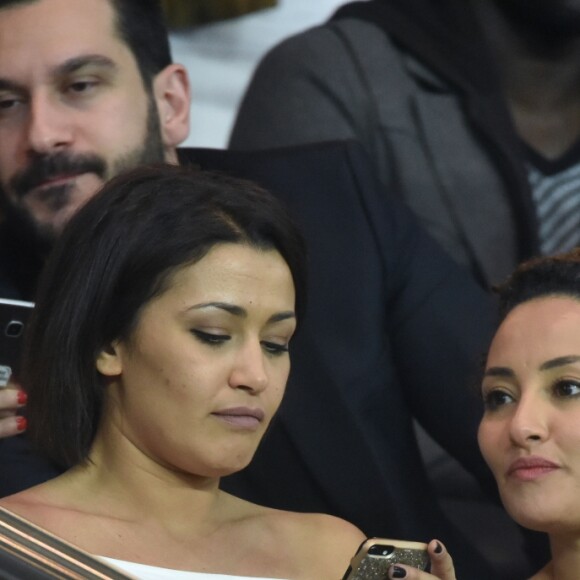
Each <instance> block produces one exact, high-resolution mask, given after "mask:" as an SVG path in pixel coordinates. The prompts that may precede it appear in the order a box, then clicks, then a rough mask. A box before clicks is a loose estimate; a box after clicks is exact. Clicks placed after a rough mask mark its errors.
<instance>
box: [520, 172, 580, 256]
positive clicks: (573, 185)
mask: <svg viewBox="0 0 580 580" xmlns="http://www.w3.org/2000/svg"><path fill="white" fill-rule="evenodd" d="M528 178H529V181H530V185H531V188H532V195H533V198H534V202H535V205H536V212H537V216H538V224H539V238H540V249H541V252H542V254H544V255H550V254H555V253H557V252H565V251H567V250H571V249H572V248H573V247H575V246H578V245H580V164H578V163H576V164H573V165H571V166H569V167H567V168H565V169H562V170H560V171H557V172H555V173H553V172H542V171H541V170H540V169H539V168H538V167H534V166H531V165H530V166H529V168H528Z"/></svg>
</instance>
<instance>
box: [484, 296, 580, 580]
mask: <svg viewBox="0 0 580 580" xmlns="http://www.w3.org/2000/svg"><path fill="white" fill-rule="evenodd" d="M579 328H580V301H578V300H575V299H573V298H568V297H547V298H539V299H534V300H531V301H529V302H526V303H523V304H521V305H519V306H517V307H516V308H514V309H513V310H512V311H511V312H510V314H508V316H507V317H506V319H505V320H504V321H503V323H502V324H501V325H500V327H499V329H498V331H497V333H496V335H495V337H494V339H493V341H492V344H491V348H490V350H489V354H488V359H487V364H486V371H485V377H484V380H483V384H482V394H483V398H484V401H485V413H484V417H483V419H482V421H481V424H480V427H479V444H480V447H481V450H482V453H483V455H484V457H485V459H486V461H487V463H488V465H489V466H490V468H491V470H492V471H493V473H494V476H495V478H496V481H497V484H498V488H499V492H500V495H501V498H502V501H503V503H504V505H505V507H506V509H507V511H508V512H509V513H510V515H511V516H512V517H513V518H514V519H515V520H516V521H517V522H518V523H519V524H521V525H522V526H524V527H527V528H531V529H534V530H539V531H543V532H547V533H548V535H549V537H550V545H551V549H552V556H553V560H552V562H551V563H550V564H549V565H548V567H547V568H546V569H544V570H543V571H541V572H540V573H539V574H538V575H537V576H535V577H534V578H538V579H539V578H558V579H559V580H566V579H568V578H575V577H577V571H578V570H579V569H580V504H579V502H578V494H579V492H580V451H579V449H580V427H579V425H580V333H579V331H578V329H579ZM520 458H536V459H532V460H531V461H532V465H528V466H521V468H520V469H515V467H517V465H516V466H515V465H514V461H516V460H518V459H520ZM539 459H541V460H543V461H545V462H549V464H548V466H546V467H543V468H542V467H539V466H538V465H536V466H535V467H534V465H533V464H537V463H538V460H539Z"/></svg>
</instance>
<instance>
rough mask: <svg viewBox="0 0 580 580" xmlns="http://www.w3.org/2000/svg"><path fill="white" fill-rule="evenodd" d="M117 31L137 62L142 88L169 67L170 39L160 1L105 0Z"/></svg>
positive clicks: (149, 84) (148, 85) (147, 85)
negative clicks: (112, 15)
mask: <svg viewBox="0 0 580 580" xmlns="http://www.w3.org/2000/svg"><path fill="white" fill-rule="evenodd" d="M108 1H109V2H110V3H111V5H112V6H113V8H114V9H115V14H116V18H117V21H116V23H115V24H116V28H117V30H118V32H119V35H120V37H121V39H122V40H124V41H125V42H126V43H127V45H128V46H129V48H130V49H131V52H132V53H133V55H134V56H135V59H136V60H137V64H138V66H139V71H140V72H141V76H142V77H143V82H144V83H145V86H146V87H147V88H149V87H150V86H151V82H152V81H153V78H154V77H155V76H156V75H157V74H158V73H159V72H161V71H162V70H163V69H164V68H165V67H166V66H169V65H170V64H171V60H172V59H171V50H170V47H169V37H168V33H167V28H166V26H165V20H164V15H163V10H162V8H161V3H160V2H159V0H108Z"/></svg>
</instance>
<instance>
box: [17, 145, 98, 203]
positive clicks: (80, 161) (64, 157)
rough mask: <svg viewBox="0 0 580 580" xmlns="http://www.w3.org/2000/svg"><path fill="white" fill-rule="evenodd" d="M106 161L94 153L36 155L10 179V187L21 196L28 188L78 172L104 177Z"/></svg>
mask: <svg viewBox="0 0 580 580" xmlns="http://www.w3.org/2000/svg"><path fill="white" fill-rule="evenodd" d="M105 172H106V163H105V161H104V160H103V159H101V158H100V157H97V156H95V155H71V154H70V153H56V154H53V155H37V156H35V157H34V158H33V159H32V161H31V162H30V163H29V165H28V166H27V167H26V168H25V169H23V170H22V171H20V172H19V173H17V174H16V175H15V176H14V177H13V178H12V179H11V180H10V184H9V185H10V189H12V191H14V193H16V195H17V196H18V197H19V198H23V197H24V196H25V195H26V194H27V193H28V192H30V190H32V189H34V188H35V187H38V186H39V185H42V184H43V183H45V182H47V181H49V180H51V179H54V178H58V177H63V176H67V175H75V174H80V173H94V174H96V175H97V177H100V178H102V179H104V177H105Z"/></svg>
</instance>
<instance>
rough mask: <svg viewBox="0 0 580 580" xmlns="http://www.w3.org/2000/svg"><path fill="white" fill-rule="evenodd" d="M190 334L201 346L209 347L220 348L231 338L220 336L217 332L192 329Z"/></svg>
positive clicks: (225, 335)
mask: <svg viewBox="0 0 580 580" xmlns="http://www.w3.org/2000/svg"><path fill="white" fill-rule="evenodd" d="M191 333H192V334H193V336H195V338H197V340H199V341H200V342H201V343H203V344H209V345H210V346H220V345H222V344H224V343H225V342H227V341H228V340H231V338H232V337H231V336H230V335H229V334H220V333H217V332H205V331H203V330H198V329H196V328H194V329H193V330H192V331H191Z"/></svg>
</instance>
